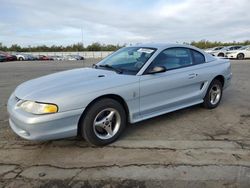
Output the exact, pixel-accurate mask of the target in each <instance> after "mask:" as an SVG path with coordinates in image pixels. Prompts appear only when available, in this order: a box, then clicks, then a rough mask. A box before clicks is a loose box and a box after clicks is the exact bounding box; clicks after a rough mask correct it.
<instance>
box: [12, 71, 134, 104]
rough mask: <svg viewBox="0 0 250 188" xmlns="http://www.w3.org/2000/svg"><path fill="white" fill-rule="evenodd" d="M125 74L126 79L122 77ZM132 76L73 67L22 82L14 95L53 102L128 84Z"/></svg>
mask: <svg viewBox="0 0 250 188" xmlns="http://www.w3.org/2000/svg"><path fill="white" fill-rule="evenodd" d="M125 76H126V77H128V79H124V77H125ZM132 77H134V78H135V77H136V76H131V75H123V74H117V73H116V72H114V71H110V70H103V69H94V68H81V69H73V70H69V71H63V72H59V73H54V74H51V75H47V76H43V77H40V78H37V79H33V80H30V81H27V82H24V83H23V84H21V85H19V86H18V87H17V88H16V90H15V95H16V97H18V98H20V99H23V100H33V101H39V102H51V103H53V102H54V101H55V100H57V99H59V98H61V99H62V98H63V97H65V96H67V97H75V96H77V95H78V96H79V95H84V94H87V93H91V92H98V91H102V90H105V89H107V88H112V87H117V86H119V85H122V84H128V83H129V82H130V83H131V82H132V81H133V80H134V79H131V78H132Z"/></svg>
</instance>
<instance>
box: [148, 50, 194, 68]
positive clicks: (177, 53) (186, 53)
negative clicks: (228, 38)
mask: <svg viewBox="0 0 250 188" xmlns="http://www.w3.org/2000/svg"><path fill="white" fill-rule="evenodd" d="M192 64H193V62H192V56H191V53H190V50H189V49H187V48H170V49H167V50H164V51H163V52H161V53H160V54H159V55H158V56H157V57H156V58H155V60H154V61H153V63H152V64H151V66H150V67H153V66H164V67H165V68H166V69H167V70H171V69H177V68H181V67H186V66H190V65H192Z"/></svg>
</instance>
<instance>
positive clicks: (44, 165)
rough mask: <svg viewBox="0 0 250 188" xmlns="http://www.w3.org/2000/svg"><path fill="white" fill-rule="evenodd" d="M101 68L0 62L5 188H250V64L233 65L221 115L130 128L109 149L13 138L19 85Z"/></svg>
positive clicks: (198, 112)
mask: <svg viewBox="0 0 250 188" xmlns="http://www.w3.org/2000/svg"><path fill="white" fill-rule="evenodd" d="M95 62H96V60H84V61H83V62H73V61H72V62H8V63H0V187H68V186H71V187H82V186H83V187H99V186H105V187H215V186H218V187H250V60H244V61H231V63H232V70H233V80H232V84H231V86H230V87H229V88H228V89H226V90H225V92H224V96H223V98H222V101H221V104H220V106H219V107H218V108H216V109H214V110H206V109H203V108H201V107H200V106H194V107H191V108H187V109H184V110H180V111H176V112H173V113H170V114H166V115H163V116H160V117H157V118H153V119H150V120H147V121H143V122H141V123H138V124H135V125H128V127H127V129H126V131H125V132H124V134H123V135H122V136H121V138H120V139H119V140H118V141H117V142H115V143H114V144H112V145H109V146H106V147H91V146H89V145H88V144H87V143H86V142H85V141H84V140H82V139H79V138H70V139H63V140H56V141H48V142H33V141H26V140H23V139H21V138H19V137H17V136H16V135H15V134H14V133H13V132H12V131H11V129H10V128H9V124H8V114H7V112H6V102H7V99H8V97H9V95H10V94H11V92H12V91H13V90H14V89H15V87H16V86H17V85H19V84H20V83H22V82H23V81H26V80H29V79H32V78H35V77H39V76H42V75H46V74H49V73H53V72H58V71H62V70H68V69H72V68H79V67H84V66H90V65H91V64H92V63H95ZM55 126H56V125H55Z"/></svg>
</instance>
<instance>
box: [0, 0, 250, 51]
mask: <svg viewBox="0 0 250 188" xmlns="http://www.w3.org/2000/svg"><path fill="white" fill-rule="evenodd" d="M249 9H250V1H249V0H119V1H118V0H71V1H70V0H0V43H2V44H4V45H7V46H10V45H12V44H19V45H22V46H28V45H31V46H35V45H49V46H50V45H70V44H73V43H78V42H82V41H83V43H84V45H85V46H86V45H89V44H91V43H93V42H99V43H104V44H134V43H149V42H156V43H158V42H161V43H165V42H168V43H176V42H178V43H183V42H191V41H194V40H195V41H198V40H204V39H205V40H210V41H223V42H229V41H244V40H249V39H250V11H249ZM82 39H83V40H82Z"/></svg>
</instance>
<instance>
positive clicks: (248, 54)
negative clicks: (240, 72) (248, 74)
mask: <svg viewBox="0 0 250 188" xmlns="http://www.w3.org/2000/svg"><path fill="white" fill-rule="evenodd" d="M226 57H227V58H230V59H239V60H243V59H246V58H250V45H248V46H243V47H241V48H240V49H238V50H231V51H228V52H226Z"/></svg>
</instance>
